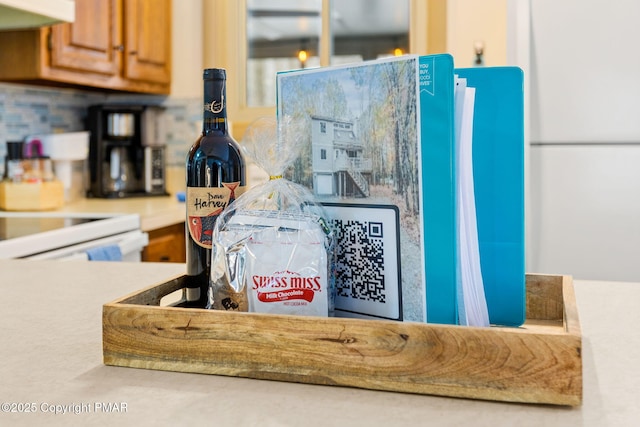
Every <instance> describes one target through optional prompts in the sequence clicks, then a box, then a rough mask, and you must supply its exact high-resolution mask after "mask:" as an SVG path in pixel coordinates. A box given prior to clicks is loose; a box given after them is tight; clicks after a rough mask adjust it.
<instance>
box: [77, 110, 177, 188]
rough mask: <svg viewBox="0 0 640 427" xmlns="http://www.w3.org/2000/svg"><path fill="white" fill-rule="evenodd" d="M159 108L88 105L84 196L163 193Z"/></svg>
mask: <svg viewBox="0 0 640 427" xmlns="http://www.w3.org/2000/svg"><path fill="white" fill-rule="evenodd" d="M161 115H162V108H161V107H154V106H143V105H93V106H90V107H89V112H88V117H87V128H88V130H89V132H90V133H91V136H90V139H89V180H90V182H89V189H88V191H87V196H88V197H103V198H120V197H137V196H159V195H166V194H167V192H166V190H165V146H164V135H163V132H161V129H160V126H161V123H162V120H161Z"/></svg>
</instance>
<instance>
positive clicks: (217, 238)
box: [209, 118, 335, 316]
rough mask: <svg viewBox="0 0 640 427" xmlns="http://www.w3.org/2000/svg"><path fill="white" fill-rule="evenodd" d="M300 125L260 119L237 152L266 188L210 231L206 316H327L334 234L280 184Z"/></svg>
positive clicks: (290, 186)
mask: <svg viewBox="0 0 640 427" xmlns="http://www.w3.org/2000/svg"><path fill="white" fill-rule="evenodd" d="M304 125H305V123H303V122H293V121H292V120H281V121H280V123H279V124H278V123H277V122H276V120H275V118H273V119H271V118H262V119H259V120H258V121H256V122H254V123H253V124H252V125H251V126H250V127H249V128H248V129H247V131H246V133H245V137H244V138H243V140H242V142H241V145H242V149H243V150H244V151H245V156H246V157H247V158H251V159H253V161H254V162H255V163H256V164H258V165H259V166H260V167H262V168H263V169H264V170H265V171H266V172H267V173H268V174H269V176H270V179H269V181H267V182H266V183H264V184H261V185H258V186H255V187H253V188H251V189H249V190H248V191H247V192H245V193H244V194H243V195H241V196H240V197H238V198H237V199H236V200H235V201H234V202H233V203H231V204H230V205H229V206H228V207H227V208H226V209H225V210H224V211H223V212H222V213H221V214H220V216H219V217H218V219H217V221H216V224H215V226H214V230H213V239H212V240H213V247H212V257H211V279H210V288H209V308H213V309H218V310H236V311H249V312H255V313H277V314H293V315H309V316H330V315H332V313H333V299H334V275H333V267H334V256H335V248H334V246H335V242H334V233H333V231H332V230H331V229H330V227H329V226H328V221H327V220H326V218H327V216H326V214H325V212H324V209H323V208H322V206H321V205H320V204H318V203H316V202H315V201H314V197H313V194H312V193H311V192H310V191H309V190H308V189H306V188H305V187H302V186H301V185H299V184H296V183H293V182H291V181H289V180H287V179H284V178H283V177H282V174H283V172H284V171H285V169H286V168H287V167H288V166H289V165H290V164H291V163H292V162H293V161H294V160H295V158H296V157H297V155H298V153H299V144H296V141H297V137H298V135H299V133H298V129H300V126H304Z"/></svg>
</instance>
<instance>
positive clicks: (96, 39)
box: [50, 0, 123, 75]
mask: <svg viewBox="0 0 640 427" xmlns="http://www.w3.org/2000/svg"><path fill="white" fill-rule="evenodd" d="M120 13H121V6H120V0H76V18H75V21H74V23H73V24H59V25H54V26H53V27H52V28H51V46H50V47H51V66H52V67H54V68H67V69H71V70H77V71H88V72H92V73H100V74H105V75H117V74H118V73H119V70H120V58H121V56H122V54H121V50H122V49H123V47H122V28H121V27H120V18H119V17H120Z"/></svg>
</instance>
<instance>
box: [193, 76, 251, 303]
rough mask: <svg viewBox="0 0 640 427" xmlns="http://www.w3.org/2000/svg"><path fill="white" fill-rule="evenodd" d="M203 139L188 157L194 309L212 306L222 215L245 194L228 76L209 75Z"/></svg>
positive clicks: (243, 165)
mask: <svg viewBox="0 0 640 427" xmlns="http://www.w3.org/2000/svg"><path fill="white" fill-rule="evenodd" d="M203 79H204V111H203V123H202V135H200V137H199V138H198V139H197V140H196V142H195V143H194V144H193V145H192V146H191V149H190V150H189V154H188V155H187V165H186V166H187V168H186V169H187V170H186V172H187V197H186V208H187V217H186V230H185V231H186V233H185V234H186V246H187V274H186V276H187V277H186V278H185V279H186V284H185V299H186V301H187V302H186V304H185V305H187V306H189V307H202V308H204V307H205V306H206V304H207V290H208V287H209V275H210V269H211V244H212V231H213V226H214V224H215V221H216V218H217V217H218V215H219V214H220V213H221V212H222V210H223V209H224V208H225V207H226V206H227V205H228V204H229V203H230V202H231V201H233V200H235V198H236V197H237V196H239V195H240V194H241V193H242V192H244V190H245V164H244V160H243V158H242V155H241V153H240V147H239V146H238V143H237V142H236V141H235V140H234V139H233V138H232V137H231V135H229V130H228V125H229V124H228V122H227V109H226V101H225V97H226V72H225V70H223V69H218V68H210V69H206V70H204V75H203Z"/></svg>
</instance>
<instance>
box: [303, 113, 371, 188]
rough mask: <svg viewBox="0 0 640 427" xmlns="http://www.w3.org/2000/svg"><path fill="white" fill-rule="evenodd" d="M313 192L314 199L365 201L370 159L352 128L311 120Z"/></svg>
mask: <svg viewBox="0 0 640 427" xmlns="http://www.w3.org/2000/svg"><path fill="white" fill-rule="evenodd" d="M311 123H312V131H311V150H312V166H313V188H314V192H315V194H316V195H318V196H338V197H368V196H369V180H370V178H371V159H368V158H365V157H364V143H363V141H361V140H359V139H358V137H357V135H356V133H355V129H354V124H353V123H351V122H347V121H342V120H336V119H331V118H328V117H320V116H312V117H311Z"/></svg>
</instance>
